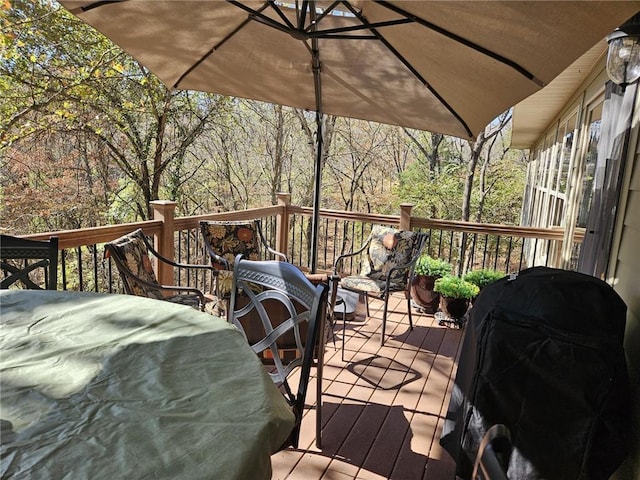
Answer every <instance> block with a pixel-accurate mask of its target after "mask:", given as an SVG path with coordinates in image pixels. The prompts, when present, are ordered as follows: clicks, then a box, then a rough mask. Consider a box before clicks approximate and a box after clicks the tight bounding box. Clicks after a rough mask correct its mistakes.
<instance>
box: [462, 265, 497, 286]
mask: <svg viewBox="0 0 640 480" xmlns="http://www.w3.org/2000/svg"><path fill="white" fill-rule="evenodd" d="M504 276H505V274H504V273H502V272H497V271H495V270H489V269H483V270H473V271H471V272H469V273H467V274H465V275H464V276H463V277H462V278H463V279H464V280H465V281H467V282H469V283H473V284H474V285H477V286H478V287H479V288H484V287H486V286H487V285H489V284H490V283H493V282H495V281H496V280H500V279H501V278H502V277H504Z"/></svg>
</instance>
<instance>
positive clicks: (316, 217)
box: [311, 111, 323, 273]
mask: <svg viewBox="0 0 640 480" xmlns="http://www.w3.org/2000/svg"><path fill="white" fill-rule="evenodd" d="M316 126H317V130H316V164H315V171H314V187H313V188H314V191H313V220H312V222H311V273H316V268H317V265H318V236H319V229H320V184H321V181H322V149H323V147H322V143H323V139H322V136H323V135H322V113H321V112H319V111H316Z"/></svg>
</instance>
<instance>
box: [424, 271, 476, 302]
mask: <svg viewBox="0 0 640 480" xmlns="http://www.w3.org/2000/svg"><path fill="white" fill-rule="evenodd" d="M433 290H434V291H435V292H438V293H439V294H440V295H442V296H443V297H449V298H468V299H471V298H473V297H475V296H476V295H478V293H479V292H480V289H479V288H478V286H477V285H474V284H473V283H470V282H467V281H466V280H463V279H462V278H460V277H454V276H453V275H446V276H444V277H442V278H439V279H437V280H436V283H435V285H434V286H433Z"/></svg>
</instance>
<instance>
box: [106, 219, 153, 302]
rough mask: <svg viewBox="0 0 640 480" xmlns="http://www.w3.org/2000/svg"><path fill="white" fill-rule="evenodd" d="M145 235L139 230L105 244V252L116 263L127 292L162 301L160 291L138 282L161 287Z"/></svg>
mask: <svg viewBox="0 0 640 480" xmlns="http://www.w3.org/2000/svg"><path fill="white" fill-rule="evenodd" d="M143 235H144V233H143V231H142V230H141V229H137V230H135V231H133V232H131V233H128V234H126V235H123V236H122V237H120V238H117V239H115V240H113V241H112V242H109V243H107V244H105V251H106V252H108V253H107V256H110V257H111V258H113V260H114V261H115V264H116V268H117V269H118V272H119V273H120V278H121V279H122V284H123V286H124V290H125V292H127V293H128V294H129V295H137V296H139V297H149V298H155V299H157V300H162V299H163V298H164V297H163V295H162V293H161V292H160V291H159V290H158V289H153V288H149V287H148V286H147V285H145V284H144V283H142V282H139V281H138V279H141V280H143V281H145V282H149V283H152V284H155V285H159V283H158V279H157V278H156V274H155V272H154V270H153V264H152V263H151V258H150V257H149V249H148V247H147V244H146V242H145V239H144V238H143Z"/></svg>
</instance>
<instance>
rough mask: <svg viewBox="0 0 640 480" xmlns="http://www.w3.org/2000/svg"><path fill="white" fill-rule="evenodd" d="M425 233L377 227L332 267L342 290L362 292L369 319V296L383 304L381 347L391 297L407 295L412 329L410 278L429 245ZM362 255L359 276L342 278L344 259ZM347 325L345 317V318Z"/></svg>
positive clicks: (340, 257) (341, 256)
mask: <svg viewBox="0 0 640 480" xmlns="http://www.w3.org/2000/svg"><path fill="white" fill-rule="evenodd" d="M427 237H428V235H427V234H426V233H419V232H412V231H406V230H405V231H403V230H397V229H395V228H391V227H386V226H382V225H375V226H374V227H373V229H372V230H371V234H370V235H369V237H368V238H367V239H366V240H365V242H364V243H363V245H362V246H361V247H360V248H359V249H357V250H355V251H353V252H350V253H345V254H343V255H340V256H339V257H338V258H337V259H336V261H335V263H334V266H333V275H334V276H340V277H342V278H341V279H340V288H343V289H345V290H350V291H353V292H357V293H363V294H364V297H365V301H366V312H367V318H368V317H369V316H370V312H369V296H377V297H380V298H382V299H383V301H384V311H383V314H382V335H381V336H380V345H384V340H385V332H386V325H387V311H388V308H389V295H390V294H391V293H393V292H404V294H405V297H406V299H407V313H408V314H409V327H410V328H411V329H413V319H412V317H411V289H410V285H411V279H412V277H413V269H414V266H415V263H416V260H417V259H418V257H419V256H420V254H421V253H422V250H423V248H424V247H425V245H426V239H427ZM359 254H361V255H362V257H361V271H360V274H358V275H349V276H344V277H343V276H342V275H341V266H342V265H343V262H344V260H345V259H347V258H349V257H354V256H356V255H359ZM343 323H344V317H343ZM344 330H345V329H344V328H343V330H342V339H343V342H342V352H343V360H344Z"/></svg>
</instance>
